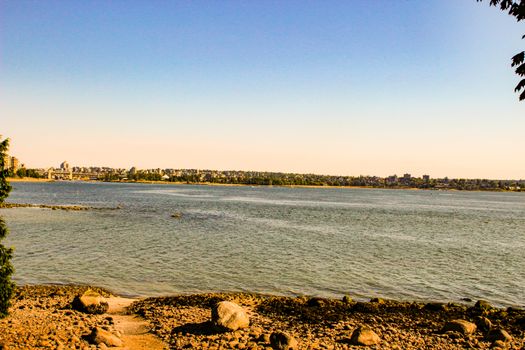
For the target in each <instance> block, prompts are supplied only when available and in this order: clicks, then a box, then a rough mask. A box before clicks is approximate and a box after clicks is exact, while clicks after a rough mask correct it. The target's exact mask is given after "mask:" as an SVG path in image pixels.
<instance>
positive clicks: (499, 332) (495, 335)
mask: <svg viewBox="0 0 525 350" xmlns="http://www.w3.org/2000/svg"><path fill="white" fill-rule="evenodd" d="M487 340H488V341H490V342H496V341H498V340H500V341H502V342H504V343H510V342H512V336H511V335H510V334H509V333H508V332H507V331H506V330H504V329H501V328H497V329H493V330H491V331H490V332H488V333H487Z"/></svg>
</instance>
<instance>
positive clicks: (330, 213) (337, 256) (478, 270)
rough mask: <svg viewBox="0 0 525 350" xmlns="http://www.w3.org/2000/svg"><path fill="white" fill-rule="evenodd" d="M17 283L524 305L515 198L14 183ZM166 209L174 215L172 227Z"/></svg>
mask: <svg viewBox="0 0 525 350" xmlns="http://www.w3.org/2000/svg"><path fill="white" fill-rule="evenodd" d="M13 187H14V190H13V192H12V193H11V195H10V197H9V201H10V202H17V203H36V204H78V205H88V206H96V207H115V206H121V207H122V209H120V210H90V211H62V210H49V209H39V208H17V209H2V210H0V215H1V216H2V217H3V218H4V219H5V220H6V221H7V224H8V226H9V228H10V230H11V233H10V235H9V237H8V239H7V240H6V241H5V243H6V244H8V245H12V246H14V247H15V257H14V259H13V263H14V265H15V268H16V273H15V276H14V277H15V280H16V281H17V282H18V283H19V284H35V283H83V284H94V285H99V286H103V287H107V288H109V289H111V290H113V291H115V292H117V293H121V294H125V295H140V296H156V295H167V294H174V293H195V292H209V291H251V292H260V293H271V294H278V295H313V296H325V297H341V296H342V295H351V296H353V297H354V298H356V299H358V300H359V299H367V298H370V297H384V298H393V299H400V300H421V301H427V300H428V301H431V300H434V301H459V300H460V299H461V298H465V297H468V298H472V299H486V300H489V301H491V302H492V303H494V304H496V305H500V306H509V305H513V306H525V292H524V288H525V194H523V193H495V192H491V193H489V192H444V191H408V190H380V189H377V190H375V189H374V190H372V189H344V188H320V189H315V188H280V187H218V186H190V185H147V184H116V183H83V182H55V183H20V182H17V183H14V184H13ZM173 213H181V217H180V218H173V217H171V215H172V214H173Z"/></svg>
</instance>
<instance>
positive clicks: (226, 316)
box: [211, 301, 250, 331]
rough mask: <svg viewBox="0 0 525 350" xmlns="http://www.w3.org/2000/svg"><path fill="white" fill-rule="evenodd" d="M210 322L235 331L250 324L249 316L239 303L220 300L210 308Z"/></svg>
mask: <svg viewBox="0 0 525 350" xmlns="http://www.w3.org/2000/svg"><path fill="white" fill-rule="evenodd" d="M211 322H212V323H213V324H214V325H215V326H216V327H219V328H223V329H227V330H230V331H235V330H237V329H241V328H246V327H248V326H249V325H250V318H249V317H248V315H247V314H246V312H245V311H244V309H243V308H242V307H240V306H239V305H237V304H235V303H232V302H231V301H221V302H218V303H217V304H215V305H214V306H213V307H212V309H211Z"/></svg>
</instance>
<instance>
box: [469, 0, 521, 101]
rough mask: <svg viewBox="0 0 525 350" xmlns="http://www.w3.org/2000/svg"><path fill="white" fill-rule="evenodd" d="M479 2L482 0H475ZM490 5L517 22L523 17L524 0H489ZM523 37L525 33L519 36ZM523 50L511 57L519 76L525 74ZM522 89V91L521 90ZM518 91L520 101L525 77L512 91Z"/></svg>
mask: <svg viewBox="0 0 525 350" xmlns="http://www.w3.org/2000/svg"><path fill="white" fill-rule="evenodd" d="M477 1H478V2H481V1H483V0H477ZM489 3H490V6H495V7H499V8H500V10H502V11H506V12H507V13H508V14H509V15H511V16H513V17H515V18H516V20H517V21H518V22H519V21H521V20H523V19H525V0H490V2H489ZM521 38H522V39H525V35H523V36H522V37H521ZM524 56H525V51H522V52H520V53H518V54H517V55H515V56H514V57H512V65H511V66H512V67H516V71H515V72H516V74H517V75H519V76H520V77H524V76H525V63H524ZM522 90H523V91H522ZM520 91H521V93H520V96H519V99H520V101H523V100H525V79H522V80H521V81H520V82H519V83H518V85H516V87H515V88H514V92H516V93H519V92H520Z"/></svg>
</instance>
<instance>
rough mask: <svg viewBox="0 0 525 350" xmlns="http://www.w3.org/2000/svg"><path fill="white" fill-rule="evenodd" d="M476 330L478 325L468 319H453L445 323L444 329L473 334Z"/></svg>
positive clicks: (444, 330)
mask: <svg viewBox="0 0 525 350" xmlns="http://www.w3.org/2000/svg"><path fill="white" fill-rule="evenodd" d="M475 331H476V325H475V324H474V323H472V322H469V321H466V320H452V321H449V322H447V323H445V326H444V327H443V329H442V332H443V333H446V332H457V333H460V334H463V335H467V334H472V333H474V332H475Z"/></svg>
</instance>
